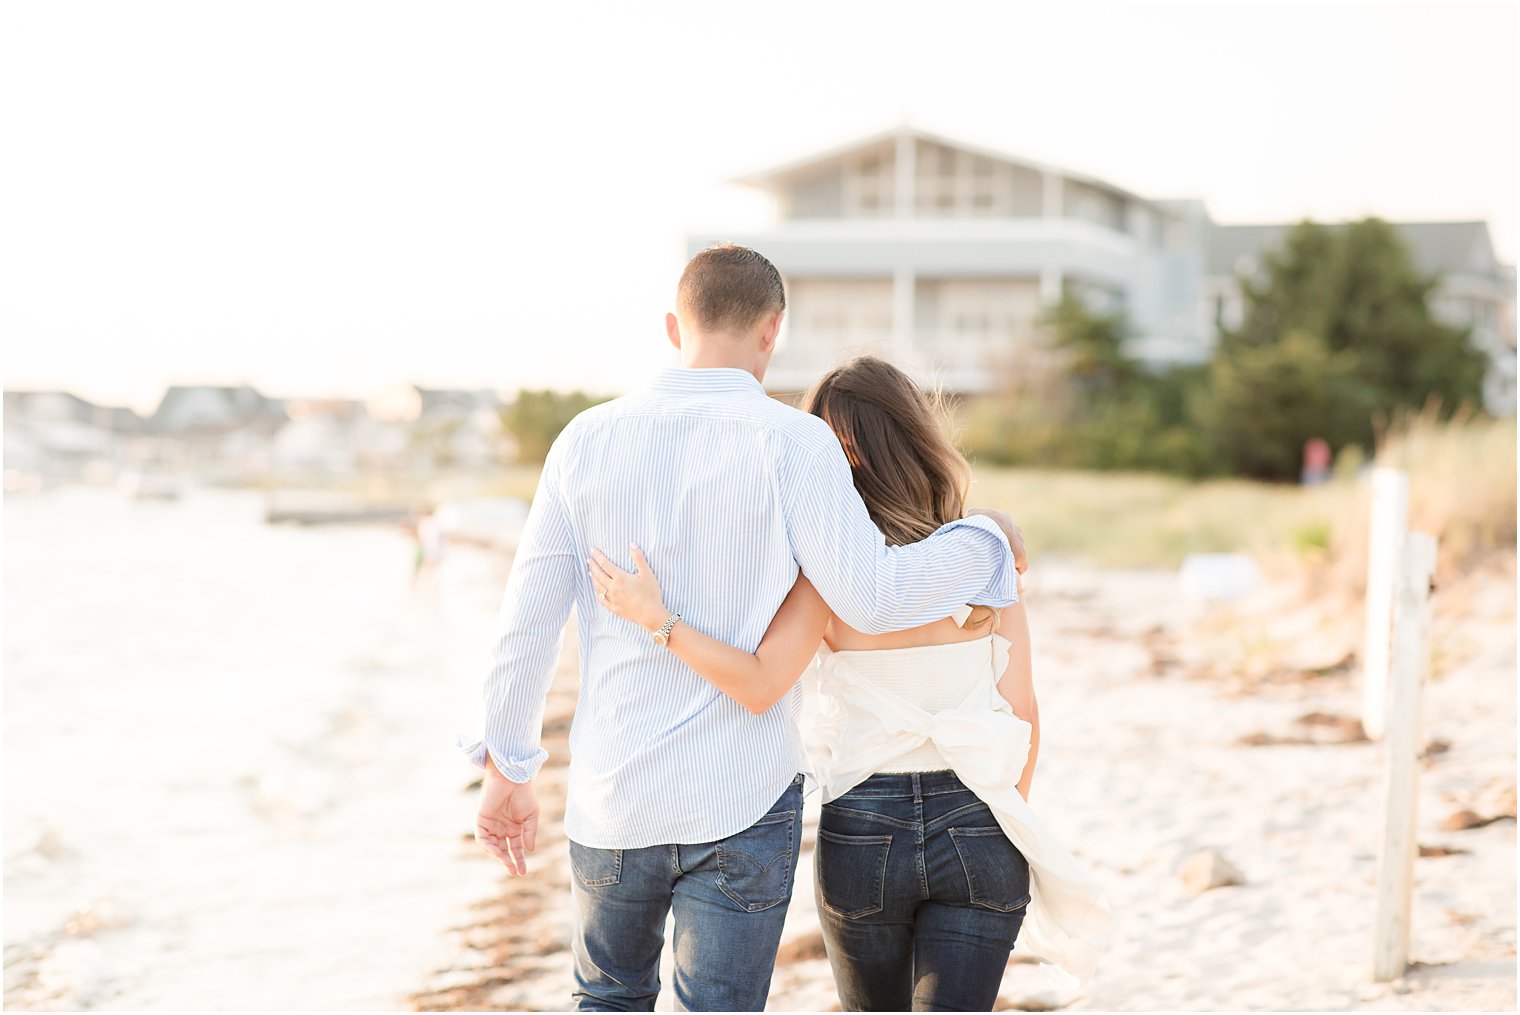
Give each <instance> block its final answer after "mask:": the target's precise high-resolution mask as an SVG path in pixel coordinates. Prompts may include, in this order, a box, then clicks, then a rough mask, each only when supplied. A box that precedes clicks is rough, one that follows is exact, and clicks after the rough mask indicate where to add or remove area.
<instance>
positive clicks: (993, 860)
mask: <svg viewBox="0 0 1520 1015" xmlns="http://www.w3.org/2000/svg"><path fill="white" fill-rule="evenodd" d="M950 841H951V842H953V843H955V852H956V854H957V855H958V856H959V857H960V861H961V867H962V868H963V869H964V870H965V872H966V890H967V892H968V893H969V895H970V900H971V904H972V905H973V906H985V907H986V908H988V909H995V910H997V911H999V912H1001V913H1011V912H1013V911H1014V910H1015V909H1019V908H1020V907H1022V906H1027V905H1028V904H1029V861H1027V860H1025V859H1024V854H1022V853H1020V852H1019V851H1018V849H1017V848H1016V847H1015V846H1014V845H1013V843H1011V842H1009V841H1008V836H1006V835H1004V834H1003V830H1002V829H1001V828H998V827H991V828H952V829H950Z"/></svg>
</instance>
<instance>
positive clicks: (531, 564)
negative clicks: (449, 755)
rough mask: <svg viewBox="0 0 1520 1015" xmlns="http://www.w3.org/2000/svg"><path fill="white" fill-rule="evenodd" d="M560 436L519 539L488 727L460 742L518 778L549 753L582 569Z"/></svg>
mask: <svg viewBox="0 0 1520 1015" xmlns="http://www.w3.org/2000/svg"><path fill="white" fill-rule="evenodd" d="M559 444H560V442H558V441H556V442H555V445H554V447H552V448H551V449H550V451H549V456H548V460H546V461H545V463H544V470H543V473H542V474H541V475H540V477H539V481H538V490H537V492H536V493H534V495H533V505H532V507H530V508H529V509H528V518H527V521H526V522H525V524H524V526H523V532H522V538H521V539H520V540H519V541H518V545H517V553H516V554H515V555H514V557H513V560H512V571H511V574H510V575H509V577H508V578H507V590H506V594H505V595H504V596H503V598H502V603H501V612H500V613H499V615H498V617H497V621H496V633H495V638H494V641H493V643H492V649H491V656H490V668H489V670H488V672H487V674H486V682H485V729H484V732H483V734H482V736H481V737H480V739H478V740H470V739H468V738H466V737H460V738H459V739H458V740H457V743H458V745H459V747H460V748H461V749H462V750H464V751H465V753H466V754H468V755H469V757H470V760H471V761H473V762H474V763H475V764H477V765H480V766H481V767H484V766H485V763H486V759H487V757H488V756H489V757H490V759H491V760H492V761H494V762H495V764H496V767H497V768H498V769H499V770H500V771H501V773H502V774H503V775H505V776H506V777H507V778H508V779H511V780H512V781H513V782H527V781H528V780H530V779H532V778H533V777H534V776H535V775H536V774H537V773H538V770H539V768H540V767H542V765H543V763H544V760H545V759H546V758H547V757H548V752H547V751H545V750H544V749H543V748H542V747H541V746H540V744H539V739H540V736H541V734H542V732H543V722H544V701H545V699H546V698H547V697H548V694H549V685H550V683H551V682H552V681H553V679H554V666H555V663H556V661H557V660H558V658H559V650H560V644H561V641H562V638H563V634H564V628H565V622H566V621H568V620H569V619H570V609H571V607H572V606H573V605H574V603H575V589H576V579H577V576H578V574H579V571H578V569H577V565H576V561H577V555H576V551H575V541H574V537H573V534H572V532H571V528H570V522H569V516H568V515H567V514H566V512H565V505H564V499H563V496H562V491H561V489H560V485H559V469H558V464H557V463H558V450H559Z"/></svg>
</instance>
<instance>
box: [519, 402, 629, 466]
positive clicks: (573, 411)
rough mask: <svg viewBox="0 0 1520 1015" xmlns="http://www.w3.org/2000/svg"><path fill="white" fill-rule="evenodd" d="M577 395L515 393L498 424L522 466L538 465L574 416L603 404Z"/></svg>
mask: <svg viewBox="0 0 1520 1015" xmlns="http://www.w3.org/2000/svg"><path fill="white" fill-rule="evenodd" d="M604 401H606V399H604V398H593V397H592V396H590V395H586V394H583V393H581V392H579V391H573V392H571V393H570V394H568V395H562V394H560V393H559V392H556V391H528V390H522V391H519V392H518V393H517V398H516V400H514V401H513V402H512V404H511V405H508V406H506V407H505V408H503V409H502V410H501V424H502V426H503V427H505V428H506V430H507V432H508V433H510V434H511V435H512V436H513V437H514V438H516V440H517V457H518V459H519V460H520V461H524V462H541V461H543V460H544V458H545V457H546V456H547V455H548V454H549V446H550V445H551V444H553V443H554V438H556V437H558V436H559V433H560V431H561V430H563V429H564V428H565V426H566V425H567V424H568V423H569V422H570V421H571V420H572V419H574V418H575V417H576V416H578V415H580V414H581V413H582V412H584V411H586V410H587V409H589V408H591V407H592V406H593V405H597V404H598V403H600V402H604Z"/></svg>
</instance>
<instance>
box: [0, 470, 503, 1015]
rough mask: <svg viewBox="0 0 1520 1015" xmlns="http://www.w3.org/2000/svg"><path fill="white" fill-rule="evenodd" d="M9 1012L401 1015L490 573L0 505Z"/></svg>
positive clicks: (451, 816) (428, 953)
mask: <svg viewBox="0 0 1520 1015" xmlns="http://www.w3.org/2000/svg"><path fill="white" fill-rule="evenodd" d="M4 547H5V721H4V729H5V745H4V760H5V776H4V779H5V804H6V807H5V821H4V828H5V844H4V856H5V882H4V885H5V963H6V967H5V1001H6V1007H8V1008H9V1007H27V1008H72V1007H84V1008H113V1009H136V1010H143V1009H166V1008H173V1009H209V1010H225V1009H237V1008H243V1009H247V1008H269V1009H295V1008H299V1009H313V1008H314V1009H340V1008H401V1007H406V1003H405V998H406V994H407V992H408V991H410V990H412V989H414V988H416V987H417V986H418V985H419V984H420V981H421V979H422V977H423V974H424V973H425V972H426V971H428V970H429V969H430V968H432V966H433V964H435V963H437V962H440V961H442V960H443V958H444V957H445V954H446V952H445V946H444V936H443V933H442V932H443V930H444V928H446V927H448V926H450V925H451V924H455V923H458V922H461V921H462V920H463V919H464V914H465V912H466V906H467V904H468V903H469V902H470V901H472V900H474V899H476V898H479V897H481V896H482V895H484V894H486V892H487V891H488V890H489V888H490V886H491V885H493V884H494V882H495V879H496V877H497V873H496V871H494V870H492V869H491V868H490V867H489V866H487V865H486V864H485V863H483V862H482V861H480V860H479V859H477V857H476V853H475V847H474V846H473V844H470V843H465V842H463V841H462V838H461V837H462V835H463V834H464V833H465V832H467V831H468V830H469V828H470V827H471V816H472V813H473V794H466V793H464V792H462V790H463V788H464V786H465V785H466V783H467V782H468V781H469V780H470V779H471V778H472V775H473V771H474V770H473V769H471V768H470V767H469V766H468V764H467V763H465V762H463V761H462V760H461V758H460V757H459V755H458V754H457V752H456V751H455V750H454V749H453V747H452V744H451V738H452V735H453V734H454V733H455V732H456V730H461V729H464V728H466V727H468V725H469V723H470V722H471V721H472V720H473V719H474V716H475V714H476V713H475V704H474V703H475V699H476V697H477V695H478V687H479V681H480V678H481V676H482V674H483V667H482V665H481V664H482V663H483V661H484V658H485V653H486V651H487V649H488V642H489V634H490V626H491V621H492V619H493V617H494V614H495V609H496V606H497V603H498V602H499V599H500V595H501V589H502V587H503V583H504V581H505V570H506V561H505V560H504V559H503V558H501V557H499V556H496V555H491V554H487V553H484V552H479V551H470V550H468V549H466V548H461V547H451V548H450V552H449V553H448V554H447V555H446V557H445V560H444V562H443V566H442V568H441V569H440V572H439V574H438V575H437V576H436V577H435V579H434V580H431V581H428V582H425V583H424V584H423V586H422V587H420V588H417V589H414V588H413V587H412V580H411V568H412V555H413V550H412V544H411V542H410V541H409V540H408V539H407V537H406V536H405V535H404V534H403V533H402V532H401V531H400V530H399V529H395V528H388V527H381V526H372V527H357V526H356V527H347V528H319V529H299V528H287V527H272V526H266V525H264V524H263V522H262V501H261V499H260V497H259V496H258V495H257V494H251V493H236V492H220V491H219V492H196V493H193V494H191V495H190V496H188V497H186V498H185V499H183V500H181V501H177V502H135V501H132V500H129V499H127V498H125V497H122V496H121V495H119V494H117V493H115V492H111V491H99V490H90V489H72V490H69V489H64V490H58V491H53V492H49V493H47V494H44V495H40V496H35V497H20V498H7V500H6V503H5V537H4Z"/></svg>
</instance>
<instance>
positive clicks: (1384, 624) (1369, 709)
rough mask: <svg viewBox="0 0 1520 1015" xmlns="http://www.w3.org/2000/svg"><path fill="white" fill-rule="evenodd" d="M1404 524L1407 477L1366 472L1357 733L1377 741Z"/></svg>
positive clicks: (1385, 696)
mask: <svg viewBox="0 0 1520 1015" xmlns="http://www.w3.org/2000/svg"><path fill="white" fill-rule="evenodd" d="M1408 525H1409V476H1408V475H1407V474H1405V473H1404V472H1403V471H1402V470H1400V469H1374V470H1372V508H1371V524H1370V525H1369V526H1368V528H1369V532H1368V535H1367V626H1366V631H1365V633H1364V636H1363V638H1362V729H1363V730H1365V731H1366V732H1367V737H1368V739H1370V740H1381V739H1382V738H1383V727H1384V725H1385V724H1386V722H1387V715H1388V653H1389V642H1390V640H1391V633H1392V629H1393V587H1394V585H1395V584H1397V582H1398V580H1399V557H1400V555H1401V554H1402V553H1403V552H1404V530H1405V529H1406V528H1407V527H1408Z"/></svg>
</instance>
